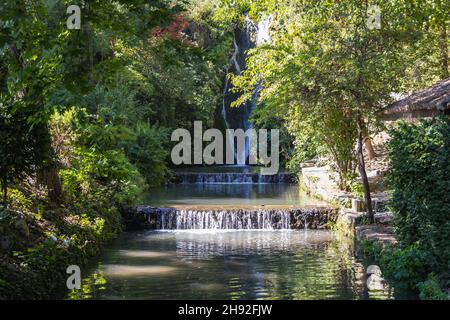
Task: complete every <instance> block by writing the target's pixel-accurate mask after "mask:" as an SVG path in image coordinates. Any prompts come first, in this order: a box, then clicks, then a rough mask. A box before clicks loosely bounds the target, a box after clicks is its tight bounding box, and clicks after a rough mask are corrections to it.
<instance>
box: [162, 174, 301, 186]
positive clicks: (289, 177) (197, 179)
mask: <svg viewBox="0 0 450 320" xmlns="http://www.w3.org/2000/svg"><path fill="white" fill-rule="evenodd" d="M171 182H172V183H176V184H190V183H197V184H217V183H239V184H242V183H249V184H253V183H255V184H256V183H295V175H294V174H292V173H288V172H280V173H277V174H274V175H262V174H260V173H256V172H247V173H238V172H223V173H212V172H211V173H205V172H176V173H175V175H174V177H173V179H172V181H171Z"/></svg>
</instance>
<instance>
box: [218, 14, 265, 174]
mask: <svg viewBox="0 0 450 320" xmlns="http://www.w3.org/2000/svg"><path fill="white" fill-rule="evenodd" d="M271 22H272V17H271V16H264V17H262V18H261V20H260V21H259V22H258V23H257V24H256V23H255V22H253V21H252V20H251V19H250V18H249V17H248V16H247V17H246V18H245V21H244V26H243V27H242V28H236V29H235V32H234V39H233V54H232V56H231V58H230V62H229V65H228V69H227V76H226V77H225V83H224V89H223V98H222V112H221V114H222V118H223V120H224V122H225V125H226V128H227V129H242V130H244V132H245V131H247V130H248V129H251V128H252V124H251V122H250V121H249V119H250V116H251V114H252V112H253V109H254V108H255V106H256V103H257V100H258V97H259V92H260V90H261V86H260V85H259V84H258V85H257V86H256V87H255V89H254V92H253V96H252V98H251V99H250V100H249V101H247V102H246V103H245V104H244V105H243V106H241V107H236V108H233V107H231V104H232V102H233V101H235V100H236V99H237V98H238V96H239V95H238V94H236V93H234V92H232V87H233V86H232V84H231V82H230V80H229V78H228V75H229V74H230V73H232V74H234V75H240V74H241V73H242V72H243V71H244V70H245V69H246V58H247V51H248V50H250V49H253V48H255V47H257V46H259V45H261V44H264V43H267V42H270V41H271V37H270V33H269V29H270V24H271ZM226 143H231V142H230V141H227V142H226ZM249 153H250V141H249V137H246V138H245V148H244V149H243V151H242V154H237V151H235V160H236V161H237V163H238V164H240V165H244V164H246V163H247V161H248V157H249Z"/></svg>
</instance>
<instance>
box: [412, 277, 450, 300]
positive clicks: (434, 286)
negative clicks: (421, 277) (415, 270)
mask: <svg viewBox="0 0 450 320" xmlns="http://www.w3.org/2000/svg"><path fill="white" fill-rule="evenodd" d="M418 287H419V291H420V294H419V297H420V299H422V300H448V294H446V293H445V292H443V291H442V289H441V287H440V286H439V281H438V279H437V277H436V276H435V275H433V274H432V275H431V276H430V277H429V278H428V279H427V280H426V281H424V282H420V283H419V284H418Z"/></svg>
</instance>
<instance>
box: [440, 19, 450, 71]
mask: <svg viewBox="0 0 450 320" xmlns="http://www.w3.org/2000/svg"><path fill="white" fill-rule="evenodd" d="M445 23H446V22H445V21H444V22H443V23H442V26H441V36H440V51H441V78H442V79H447V78H448V77H449V72H448V37H447V26H446V25H445Z"/></svg>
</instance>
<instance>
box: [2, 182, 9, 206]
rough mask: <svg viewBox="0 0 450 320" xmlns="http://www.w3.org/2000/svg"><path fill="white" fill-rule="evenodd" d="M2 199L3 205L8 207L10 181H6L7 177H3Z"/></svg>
mask: <svg viewBox="0 0 450 320" xmlns="http://www.w3.org/2000/svg"><path fill="white" fill-rule="evenodd" d="M2 199H3V205H4V206H5V207H6V204H7V202H8V183H7V182H6V178H3V179H2Z"/></svg>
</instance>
